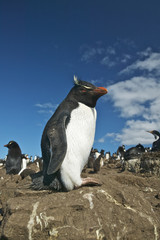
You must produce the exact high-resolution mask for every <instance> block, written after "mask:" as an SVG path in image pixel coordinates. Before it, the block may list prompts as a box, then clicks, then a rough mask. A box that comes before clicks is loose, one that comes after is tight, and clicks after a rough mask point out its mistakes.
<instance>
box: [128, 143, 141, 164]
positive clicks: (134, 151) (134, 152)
mask: <svg viewBox="0 0 160 240" xmlns="http://www.w3.org/2000/svg"><path fill="white" fill-rule="evenodd" d="M144 152H145V148H144V147H143V145H141V144H140V143H139V144H138V145H136V146H135V147H131V148H129V149H128V150H126V152H125V153H124V159H125V160H129V159H132V158H134V157H137V156H139V155H140V154H142V153H144Z"/></svg>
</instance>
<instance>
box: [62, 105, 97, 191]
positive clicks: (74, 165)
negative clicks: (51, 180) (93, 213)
mask: <svg viewBox="0 0 160 240" xmlns="http://www.w3.org/2000/svg"><path fill="white" fill-rule="evenodd" d="M96 118H97V113H96V110H95V108H90V107H87V106H86V105H85V104H82V103H79V107H78V108H76V109H74V110H73V111H72V112H71V118H70V122H69V123H68V126H67V129H66V138H67V152H66V156H65V158H64V160H63V163H62V165H61V168H60V171H61V179H62V182H63V184H64V185H65V187H66V189H67V190H72V189H73V188H74V186H80V185H81V183H82V179H81V176H80V175H81V172H82V170H83V168H84V166H85V164H86V163H87V161H88V156H89V154H90V151H91V148H92V146H93V142H94V136H95V128H96Z"/></svg>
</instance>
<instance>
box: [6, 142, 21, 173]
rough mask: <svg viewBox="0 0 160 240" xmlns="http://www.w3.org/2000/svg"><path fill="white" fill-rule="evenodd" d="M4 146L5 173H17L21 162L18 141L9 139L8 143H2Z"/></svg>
mask: <svg viewBox="0 0 160 240" xmlns="http://www.w3.org/2000/svg"><path fill="white" fill-rule="evenodd" d="M4 147H7V148H8V155H7V159H6V174H18V173H19V171H20V170H21V164H22V153H21V149H20V147H19V145H18V143H16V142H15V141H10V142H9V143H8V144H6V145H4Z"/></svg>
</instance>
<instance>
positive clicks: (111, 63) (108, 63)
mask: <svg viewBox="0 0 160 240" xmlns="http://www.w3.org/2000/svg"><path fill="white" fill-rule="evenodd" d="M101 64H102V65H105V66H108V67H113V66H114V65H116V62H114V61H111V59H110V57H108V56H106V57H104V58H103V59H102V60H101Z"/></svg>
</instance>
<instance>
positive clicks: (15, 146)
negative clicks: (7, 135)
mask: <svg viewBox="0 0 160 240" xmlns="http://www.w3.org/2000/svg"><path fill="white" fill-rule="evenodd" d="M4 147H7V148H9V149H12V148H19V145H18V143H16V142H15V141H10V142H9V143H8V144H6V145H4Z"/></svg>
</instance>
